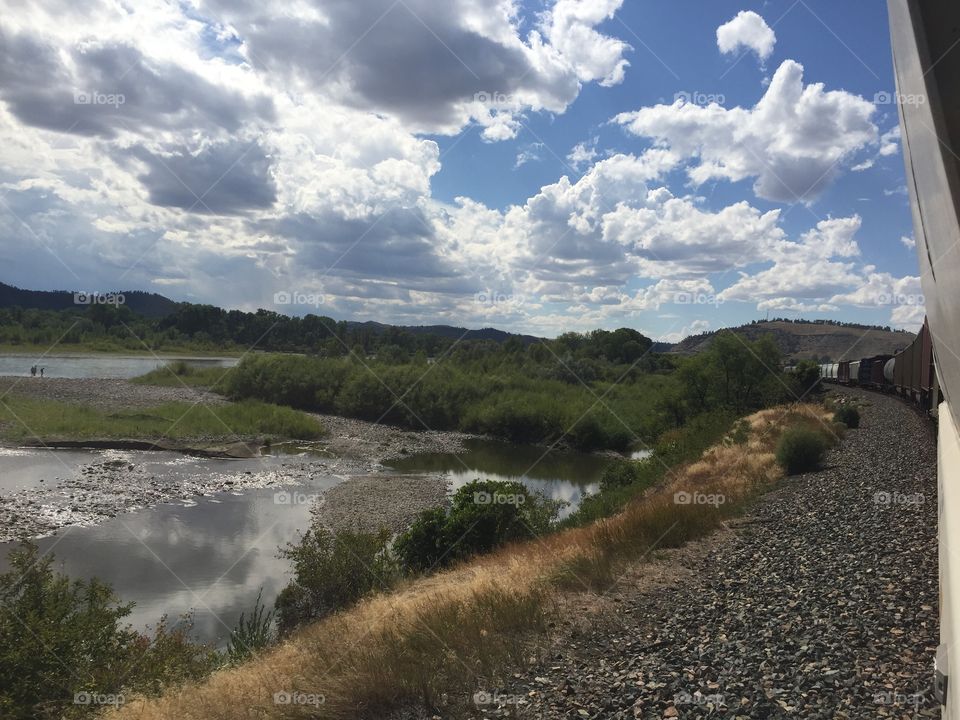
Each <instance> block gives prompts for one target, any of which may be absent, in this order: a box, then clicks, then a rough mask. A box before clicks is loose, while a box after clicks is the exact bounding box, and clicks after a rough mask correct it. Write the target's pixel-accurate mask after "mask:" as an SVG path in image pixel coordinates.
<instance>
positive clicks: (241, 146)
mask: <svg viewBox="0 0 960 720" xmlns="http://www.w3.org/2000/svg"><path fill="white" fill-rule="evenodd" d="M0 33H2V35H0V75H2V82H0V134H2V136H3V137H2V147H3V148H4V150H3V151H2V153H3V155H2V156H3V159H4V162H3V163H2V164H0V261H3V267H4V268H5V270H3V271H0V280H3V281H5V282H9V283H14V284H17V285H20V286H23V287H31V288H41V289H84V290H93V291H98V290H109V289H118V288H120V289H143V290H151V291H156V292H161V293H163V294H166V295H168V296H170V297H173V298H175V299H185V300H192V301H196V302H210V303H214V304H218V305H222V306H226V307H240V308H244V309H254V308H256V307H268V308H270V309H274V310H278V311H281V312H288V313H297V314H302V313H305V312H321V313H324V314H329V315H332V316H334V317H336V318H338V319H339V318H349V319H361V320H362V319H375V320H380V321H383V322H397V323H403V324H421V323H422V324H430V323H435V322H445V323H452V324H458V325H465V326H469V327H481V326H487V325H493V326H497V327H503V328H505V329H512V330H519V331H524V332H531V333H535V334H540V335H548V336H550V335H555V334H557V333H559V332H563V331H566V330H587V329H590V328H593V327H600V326H602V327H618V326H628V327H634V328H637V329H639V330H641V331H642V332H645V333H647V334H648V335H650V336H652V337H657V338H666V339H677V338H679V337H681V336H683V335H685V334H689V333H695V332H700V331H703V330H707V329H715V328H718V327H724V326H729V325H734V324H739V323H741V322H745V321H749V320H752V319H756V318H762V317H766V316H767V315H769V316H788V317H808V318H813V317H826V318H835V319H839V320H854V321H861V322H869V323H878V324H893V325H896V326H900V327H908V328H913V327H916V326H917V324H918V323H919V322H920V321H922V317H923V307H922V304H923V298H922V295H921V291H920V288H919V279H918V278H917V274H918V270H917V261H916V256H915V251H914V249H913V248H912V247H911V246H910V243H911V238H912V225H911V216H910V210H909V203H908V199H907V196H906V192H905V181H904V169H903V158H902V155H901V153H900V149H899V137H898V135H897V132H898V131H897V113H896V105H895V104H894V103H892V102H891V97H892V95H893V92H894V83H893V76H892V65H891V57H890V47H889V30H888V27H887V17H886V8H885V3H883V2H880V1H879V0H869V1H867V0H857V1H856V2H847V3H835V2H827V1H825V0H800V1H799V2H793V1H791V0H782V1H780V0H778V1H776V2H773V1H771V2H764V3H757V2H726V1H725V0H710V1H709V2H707V1H705V0H672V1H671V2H649V1H641V0H635V1H632V2H631V1H628V2H624V3H621V2H619V1H618V0H592V1H591V2H587V1H586V0H553V1H551V2H546V3H539V2H538V3H530V4H518V3H513V2H510V0H455V1H454V2H450V3H446V4H444V5H443V6H442V7H441V6H437V5H436V4H435V3H430V2H428V1H427V0H416V1H415V0H396V1H395V2H391V1H389V0H371V2H369V3H363V4H361V5H356V4H353V3H350V2H347V1H346V0H343V1H341V0H335V1H334V0H328V1H327V2H316V3H303V4H300V5H298V6H296V8H294V9H291V8H290V7H289V6H283V5H276V6H274V5H271V4H269V3H267V4H265V5H261V4H257V5H254V4H249V5H248V4H246V3H226V2H219V1H217V0H214V1H212V2H202V3H196V4H191V3H165V2H160V1H159V0H157V1H154V0H151V1H149V2H144V3H138V4H137V5H136V6H133V7H132V8H126V9H123V8H121V9H118V8H117V6H114V5H112V4H110V3H107V2H103V3H102V4H99V3H97V2H92V3H90V4H89V5H85V6H84V7H82V8H78V7H74V6H73V5H71V4H68V3H64V4H63V5H62V6H60V7H58V6H57V3H55V2H51V3H46V4H44V7H42V8H30V9H23V8H7V9H6V10H5V11H4V12H3V13H2V19H0ZM578 146H579V148H578ZM291 296H292V298H293V304H289V303H288V302H287V298H288V297H291Z"/></svg>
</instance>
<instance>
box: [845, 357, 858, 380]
mask: <svg viewBox="0 0 960 720" xmlns="http://www.w3.org/2000/svg"><path fill="white" fill-rule="evenodd" d="M847 368H848V369H847V385H857V384H859V382H860V361H859V360H853V361H851V362H849V363H847Z"/></svg>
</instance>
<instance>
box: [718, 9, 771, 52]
mask: <svg viewBox="0 0 960 720" xmlns="http://www.w3.org/2000/svg"><path fill="white" fill-rule="evenodd" d="M776 44H777V35H776V33H774V32H773V30H772V29H771V27H770V26H769V25H767V22H766V20H764V19H763V18H762V17H760V16H759V15H757V13H755V12H753V10H741V11H740V12H739V13H737V16H736V17H735V18H734V19H733V20H731V21H730V22H727V23H724V24H723V25H721V26H720V27H718V28H717V47H718V48H720V52H722V53H724V54H725V55H726V54H729V53H734V52H737V51H739V50H740V49H741V48H746V49H747V50H752V51H753V52H755V53H756V54H757V57H759V58H760V59H761V60H766V59H767V58H768V57H770V55H771V54H772V53H773V46H774V45H776Z"/></svg>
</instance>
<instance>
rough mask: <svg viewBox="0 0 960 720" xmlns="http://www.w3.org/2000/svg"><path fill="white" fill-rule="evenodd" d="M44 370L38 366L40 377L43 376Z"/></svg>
mask: <svg viewBox="0 0 960 720" xmlns="http://www.w3.org/2000/svg"><path fill="white" fill-rule="evenodd" d="M44 370H45V368H40V377H43V371H44Z"/></svg>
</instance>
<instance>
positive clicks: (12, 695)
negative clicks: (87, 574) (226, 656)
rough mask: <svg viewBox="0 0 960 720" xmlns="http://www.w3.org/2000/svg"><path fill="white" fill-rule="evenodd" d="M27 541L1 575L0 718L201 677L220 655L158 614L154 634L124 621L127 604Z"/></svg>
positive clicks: (77, 709) (45, 712)
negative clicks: (57, 567)
mask: <svg viewBox="0 0 960 720" xmlns="http://www.w3.org/2000/svg"><path fill="white" fill-rule="evenodd" d="M53 560H54V559H53V556H52V555H49V554H48V555H45V556H39V554H38V551H37V547H36V546H35V545H32V544H26V545H24V546H22V547H21V548H18V549H15V550H12V551H11V552H10V555H9V564H10V571H9V572H7V573H4V574H2V575H0V717H3V718H13V719H20V718H24V719H25V718H54V717H56V718H61V717H78V716H80V715H81V714H89V711H91V710H96V709H97V708H96V706H93V705H77V704H75V703H74V697H75V695H76V694H78V693H84V692H93V693H97V694H98V695H120V694H123V693H126V692H143V693H156V692H159V691H160V690H161V689H162V688H163V687H164V686H165V685H168V684H170V683H174V682H181V681H183V680H186V679H191V678H200V677H202V676H203V675H205V674H207V673H208V672H209V671H211V670H212V669H214V668H215V667H216V666H217V665H218V664H219V662H220V656H219V655H218V654H217V653H216V652H215V651H214V650H213V649H212V648H210V647H207V646H205V645H199V644H194V643H191V642H190V641H189V639H188V638H187V635H186V630H184V629H179V630H172V631H171V630H168V629H167V626H166V622H165V621H164V620H161V622H160V623H159V625H158V626H157V628H156V631H155V634H154V637H153V638H149V637H146V636H145V635H141V634H140V633H138V632H136V631H135V630H133V629H132V628H131V627H130V626H129V625H127V624H124V623H123V622H122V621H123V618H125V617H126V616H127V615H129V614H130V608H131V604H122V603H120V602H118V601H117V599H116V597H115V596H114V594H113V590H112V588H111V587H110V586H109V585H107V584H105V583H103V582H100V581H99V580H97V579H93V580H89V581H80V580H71V579H70V578H68V577H67V576H65V575H61V574H59V573H57V572H55V571H54V570H53Z"/></svg>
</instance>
